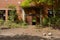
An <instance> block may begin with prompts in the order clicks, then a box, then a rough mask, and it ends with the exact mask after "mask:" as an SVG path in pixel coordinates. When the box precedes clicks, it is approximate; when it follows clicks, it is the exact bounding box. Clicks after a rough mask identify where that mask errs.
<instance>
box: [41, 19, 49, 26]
mask: <svg viewBox="0 0 60 40" xmlns="http://www.w3.org/2000/svg"><path fill="white" fill-rule="evenodd" d="M48 22H49V19H48V18H43V23H42V25H43V26H47V25H48Z"/></svg>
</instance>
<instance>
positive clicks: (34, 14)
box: [0, 0, 49, 24]
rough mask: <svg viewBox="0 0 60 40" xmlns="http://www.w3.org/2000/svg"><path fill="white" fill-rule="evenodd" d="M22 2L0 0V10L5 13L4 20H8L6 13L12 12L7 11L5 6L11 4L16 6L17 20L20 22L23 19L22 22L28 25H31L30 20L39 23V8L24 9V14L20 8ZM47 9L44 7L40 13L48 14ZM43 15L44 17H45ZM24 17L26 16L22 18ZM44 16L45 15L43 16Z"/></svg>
mask: <svg viewBox="0 0 60 40" xmlns="http://www.w3.org/2000/svg"><path fill="white" fill-rule="evenodd" d="M23 1H24V0H0V10H4V11H5V13H4V14H5V20H6V21H7V20H8V11H9V10H12V9H9V8H8V7H7V6H8V5H10V4H12V5H15V6H16V12H17V15H18V19H19V20H21V19H23V20H24V21H26V22H27V23H28V24H32V20H33V19H36V23H37V24H38V23H40V9H39V7H34V6H32V7H26V8H24V10H25V14H23V13H24V11H23V12H22V10H23V9H22V7H20V4H21V2H23ZM48 9H49V8H47V7H46V6H44V10H43V12H42V13H45V14H48V12H47V11H48ZM45 14H44V15H45ZM24 15H26V16H24ZM45 16H46V15H45Z"/></svg>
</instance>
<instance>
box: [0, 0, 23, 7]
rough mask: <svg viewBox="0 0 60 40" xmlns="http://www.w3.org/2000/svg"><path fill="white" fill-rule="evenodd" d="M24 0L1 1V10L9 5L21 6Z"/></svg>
mask: <svg viewBox="0 0 60 40" xmlns="http://www.w3.org/2000/svg"><path fill="white" fill-rule="evenodd" d="M22 1H23V0H0V8H5V7H6V6H7V5H9V4H13V5H16V6H17V5H19V2H22Z"/></svg>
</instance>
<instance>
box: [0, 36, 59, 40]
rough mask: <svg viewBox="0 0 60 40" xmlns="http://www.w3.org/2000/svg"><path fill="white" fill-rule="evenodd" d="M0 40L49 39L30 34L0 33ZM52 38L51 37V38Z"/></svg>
mask: <svg viewBox="0 0 60 40" xmlns="http://www.w3.org/2000/svg"><path fill="white" fill-rule="evenodd" d="M0 40H49V39H47V38H42V37H39V36H30V35H20V36H19V35H15V36H13V37H12V36H2V35H0ZM50 40H51V39H50ZM53 40H60V38H58V39H53Z"/></svg>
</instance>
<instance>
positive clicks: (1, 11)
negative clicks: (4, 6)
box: [0, 10, 5, 20]
mask: <svg viewBox="0 0 60 40" xmlns="http://www.w3.org/2000/svg"><path fill="white" fill-rule="evenodd" d="M0 19H3V20H5V10H0Z"/></svg>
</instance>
